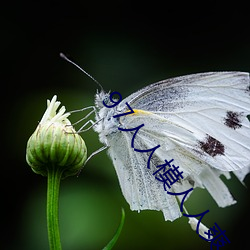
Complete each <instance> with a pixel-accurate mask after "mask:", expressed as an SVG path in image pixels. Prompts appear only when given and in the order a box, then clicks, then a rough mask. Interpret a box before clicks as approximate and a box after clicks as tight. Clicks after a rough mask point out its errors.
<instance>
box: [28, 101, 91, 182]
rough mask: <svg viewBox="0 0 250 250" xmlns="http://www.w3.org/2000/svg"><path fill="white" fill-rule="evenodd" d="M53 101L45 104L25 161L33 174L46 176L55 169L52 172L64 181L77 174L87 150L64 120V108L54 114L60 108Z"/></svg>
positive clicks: (68, 122)
mask: <svg viewBox="0 0 250 250" xmlns="http://www.w3.org/2000/svg"><path fill="white" fill-rule="evenodd" d="M56 98H57V97H56V96H54V97H53V98H52V100H51V102H50V101H49V100H48V101H47V106H48V107H47V110H46V111H45V113H44V115H43V117H42V120H41V122H40V123H39V125H38V126H37V128H36V130H35V132H34V133H33V134H32V135H31V137H30V138H29V140H28V143H27V151H26V160H27V163H28V164H29V165H30V167H31V168H32V170H33V171H34V172H35V173H37V174H41V175H43V176H47V175H48V171H49V170H50V168H54V169H55V168H58V169H55V170H59V171H62V177H67V176H70V175H75V174H77V173H78V172H79V170H80V169H81V167H82V166H83V164H84V162H85V161H86V158H87V148H86V145H85V143H84V141H83V139H82V138H81V136H80V135H79V134H77V133H76V131H75V130H74V128H73V126H72V125H71V123H70V121H69V120H68V119H67V117H68V116H69V115H70V113H65V111H66V109H65V107H64V106H63V107H61V108H60V110H59V111H58V113H56V111H57V109H58V107H59V105H60V102H58V101H56Z"/></svg>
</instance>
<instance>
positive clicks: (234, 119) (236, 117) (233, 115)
mask: <svg viewBox="0 0 250 250" xmlns="http://www.w3.org/2000/svg"><path fill="white" fill-rule="evenodd" d="M241 117H242V113H239V112H233V111H227V115H226V117H225V118H224V124H225V125H226V126H227V127H229V128H232V129H237V128H240V127H241V126H242V125H241Z"/></svg>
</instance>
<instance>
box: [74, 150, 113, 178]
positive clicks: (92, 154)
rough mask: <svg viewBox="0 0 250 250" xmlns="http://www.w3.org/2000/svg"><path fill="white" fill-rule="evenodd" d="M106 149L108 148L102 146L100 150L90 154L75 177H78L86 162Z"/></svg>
mask: <svg viewBox="0 0 250 250" xmlns="http://www.w3.org/2000/svg"><path fill="white" fill-rule="evenodd" d="M106 148H108V146H102V147H101V148H99V149H97V150H96V151H94V152H93V153H91V155H90V156H89V157H88V158H87V160H86V161H85V162H84V164H83V166H82V167H81V169H80V170H79V172H78V173H77V176H79V175H80V173H81V171H82V169H83V168H84V166H85V165H86V164H87V162H88V161H89V160H90V159H91V158H92V157H93V156H94V155H96V154H98V153H100V152H102V151H103V150H105V149H106Z"/></svg>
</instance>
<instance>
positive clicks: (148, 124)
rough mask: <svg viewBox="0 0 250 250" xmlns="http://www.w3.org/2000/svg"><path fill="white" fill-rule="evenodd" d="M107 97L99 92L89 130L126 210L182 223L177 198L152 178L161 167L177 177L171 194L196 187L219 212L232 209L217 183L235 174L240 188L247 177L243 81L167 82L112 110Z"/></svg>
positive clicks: (213, 77) (248, 91)
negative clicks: (172, 170)
mask: <svg viewBox="0 0 250 250" xmlns="http://www.w3.org/2000/svg"><path fill="white" fill-rule="evenodd" d="M110 97H111V93H106V92H105V91H104V90H103V89H101V91H97V94H96V96H95V113H96V117H95V119H96V121H95V122H93V129H94V131H96V132H97V133H98V134H99V140H100V142H101V143H103V144H104V146H105V147H107V148H108V149H107V151H108V155H109V156H110V158H111V160H112V162H113V165H114V167H115V170H116V173H117V176H118V179H119V183H120V186H121V190H122V193H123V195H124V197H125V199H126V201H127V202H128V203H129V205H130V208H131V210H137V211H141V210H145V209H150V210H161V211H162V212H163V214H164V218H165V220H170V221H174V220H175V219H177V218H179V217H180V216H181V213H180V209H179V205H178V202H177V200H176V197H175V196H171V195H169V194H168V193H167V192H166V188H165V186H163V183H162V182H161V181H159V180H157V174H154V173H158V178H160V177H159V167H161V168H163V167H162V166H165V167H166V169H168V171H169V169H170V168H169V167H170V165H168V166H167V165H164V162H166V161H168V162H169V161H170V160H172V163H175V167H176V166H177V165H178V170H179V173H182V178H180V179H178V181H176V182H175V183H174V184H173V185H172V186H171V189H170V191H171V192H173V193H180V192H183V191H185V190H187V189H190V188H196V187H200V188H205V189H207V191H208V192H209V193H210V194H211V196H212V197H213V199H214V200H215V201H216V203H217V204H218V206H220V207H226V206H229V205H231V204H234V203H235V200H234V199H233V197H232V195H231V194H230V192H229V190H228V188H227V186H226V185H225V184H224V182H223V181H222V180H221V179H220V176H221V175H224V176H226V178H228V179H229V178H230V173H233V174H234V175H235V176H236V177H237V178H238V179H239V180H240V181H241V182H243V179H244V178H245V176H246V174H247V173H249V172H250V157H249V156H250V122H249V119H248V115H249V114H250V84H249V74H248V73H244V72H208V73H198V74H191V75H186V76H181V77H175V78H170V79H167V80H163V81H160V82H156V83H154V84H151V85H149V86H146V87H144V88H142V89H140V90H138V91H137V92H135V93H133V94H131V95H130V96H128V97H127V98H125V99H124V100H122V101H120V102H119V104H118V105H116V106H114V105H113V104H114V103H116V100H115V99H112V98H110ZM113 106H114V107H113ZM111 107H112V108H111ZM131 110H132V111H133V112H131ZM122 114H123V115H122ZM142 124H143V126H141V125H142ZM166 169H165V171H166ZM157 171H158V172H157ZM161 177H163V174H162V175H161Z"/></svg>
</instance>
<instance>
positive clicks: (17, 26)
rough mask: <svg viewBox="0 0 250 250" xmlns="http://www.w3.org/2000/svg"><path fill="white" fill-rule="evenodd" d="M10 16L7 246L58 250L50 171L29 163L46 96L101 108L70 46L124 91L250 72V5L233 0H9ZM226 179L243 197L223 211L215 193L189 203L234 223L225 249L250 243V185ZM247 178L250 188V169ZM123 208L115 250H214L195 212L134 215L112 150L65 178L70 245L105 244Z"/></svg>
mask: <svg viewBox="0 0 250 250" xmlns="http://www.w3.org/2000/svg"><path fill="white" fill-rule="evenodd" d="M0 21H1V50H2V55H1V75H2V77H1V82H2V85H1V86H2V98H1V102H2V103H1V104H2V122H1V125H2V129H1V131H2V134H3V143H2V150H1V152H2V159H3V162H2V166H1V167H2V170H3V173H2V178H1V179H2V194H3V202H2V203H1V206H2V223H1V225H2V230H1V232H2V233H1V249H25V250H33V249H36V250H46V249H48V241H47V231H46V214H45V212H46V210H45V207H46V178H44V177H42V176H38V175H36V174H34V173H33V172H32V171H31V169H30V168H29V166H28V165H27V163H26V161H25V150H26V142H27V140H28V138H29V136H30V135H31V134H32V133H33V131H34V130H35V128H36V126H37V124H38V121H39V120H40V119H41V116H42V115H43V113H44V111H45V108H46V99H48V98H49V99H51V98H52V96H53V95H54V94H57V95H58V99H59V100H60V101H61V102H62V103H63V105H65V106H66V108H67V110H74V109H79V108H82V107H86V106H90V105H93V101H94V94H95V92H96V89H97V85H96V84H95V83H94V82H93V81H92V80H91V79H89V78H88V77H87V76H85V75H84V74H82V73H81V72H80V71H78V70H77V69H76V68H75V67H73V66H72V65H70V64H68V63H66V62H65V61H63V60H62V59H61V58H60V57H59V53H60V52H64V53H65V54H68V55H70V56H71V58H73V60H74V61H75V62H76V63H78V64H79V65H80V66H81V67H83V68H84V69H85V70H86V71H87V72H89V73H90V74H91V75H93V76H94V77H95V78H96V79H97V80H98V81H99V82H101V83H102V85H103V87H104V89H105V90H113V91H119V92H120V93H121V94H122V96H123V98H125V97H126V96H127V95H129V94H131V93H133V92H134V91H136V90H138V89H139V88H142V87H143V86H146V85H148V84H150V83H153V82H156V81H159V80H163V79H166V78H169V77H174V76H179V75H184V74H191V73H196V72H205V71H219V70H239V71H249V69H250V60H249V59H250V57H249V56H250V43H249V42H250V41H249V40H250V39H249V34H248V33H249V18H248V13H247V8H244V6H242V5H240V4H239V5H237V4H235V3H232V5H231V6H230V3H229V2H228V3H227V6H225V5H221V6H219V5H218V4H215V2H210V3H209V5H206V4H205V3H204V4H203V5H202V6H194V7H193V6H191V4H190V3H188V4H186V5H182V4H180V3H177V4H176V6H174V4H173V3H171V4H170V3H165V2H161V4H158V3H157V2H155V1H154V2H153V3H152V2H144V3H143V2H142V3H140V4H139V2H134V1H109V2H106V1H105V2H104V1H103V2H93V1H92V2H84V1H82V2H80V3H79V2H75V1H65V2H59V1H47V2H46V1H42V2H40V3H39V2H24V1H18V2H10V3H9V4H8V3H4V4H2V6H1V20H0ZM77 119H79V115H73V116H72V118H71V120H72V121H77ZM82 136H83V138H84V140H85V142H86V145H87V147H88V152H89V154H90V153H91V152H93V151H95V150H96V149H98V148H100V147H101V146H102V145H101V144H100V143H99V141H98V138H97V135H96V134H95V133H94V132H93V131H88V132H86V133H84V134H82ZM225 182H226V183H227V185H228V187H229V188H230V190H231V192H232V194H233V196H234V197H235V199H236V200H237V201H238V202H237V204H236V205H234V206H231V207H228V208H224V209H222V208H218V207H217V205H216V204H215V202H214V201H213V199H212V198H211V197H210V196H209V194H208V193H207V192H206V191H205V190H195V191H194V192H193V194H192V196H191V197H190V199H189V200H188V202H187V205H186V207H187V208H188V210H189V212H190V213H193V214H195V213H200V212H203V211H205V210H207V209H209V210H210V212H209V214H208V215H207V216H206V217H205V218H204V220H203V221H202V222H204V223H205V224H206V225H208V226H212V225H213V224H214V222H216V223H217V224H218V225H219V226H220V227H221V228H222V229H223V230H226V235H227V237H228V238H229V240H230V241H231V243H230V244H228V245H225V246H223V248H222V249H236V248H240V249H248V247H247V245H248V243H249V242H248V238H249V236H248V235H249V222H250V219H249V217H250V216H249V209H250V204H249V188H245V187H244V186H242V185H241V184H240V183H239V182H238V181H237V180H236V178H234V177H233V178H232V179H231V180H229V181H228V180H225ZM245 183H246V186H248V187H249V186H250V177H249V176H248V177H247V178H246V181H245ZM218 192H219V190H218ZM121 207H123V208H124V209H125V212H126V219H125V225H124V228H123V231H122V234H121V236H120V238H119V240H118V242H117V244H116V246H115V248H114V249H164V250H165V249H166V250H168V249H175V250H179V249H187V250H189V249H192V250H195V249H210V245H209V243H207V242H205V241H204V240H202V239H200V238H199V237H198V235H197V234H196V233H195V232H194V231H192V230H191V228H190V226H189V225H188V223H187V219H186V218H180V219H178V220H177V221H175V222H173V223H171V222H165V221H164V218H163V215H162V213H161V212H157V211H142V212H141V213H139V214H138V213H137V212H132V211H130V209H129V206H128V204H127V203H126V201H125V199H124V198H123V196H122V193H121V190H120V187H119V183H118V180H117V177H116V173H115V171H114V168H113V166H112V163H111V161H110V159H109V158H108V156H107V155H106V152H102V153H100V154H98V155H96V156H95V157H94V158H92V159H91V160H90V161H89V162H88V164H87V165H86V166H85V168H84V170H83V171H82V173H81V175H80V176H79V177H78V178H77V177H69V178H67V179H65V180H63V181H62V183H61V191H60V229H61V237H62V246H63V249H65V250H82V249H87V250H92V249H93V250H95V249H102V247H103V246H105V245H106V243H107V242H108V241H109V240H110V239H111V238H112V236H113V234H114V232H115V230H116V228H117V226H118V224H119V222H120V217H121Z"/></svg>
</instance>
